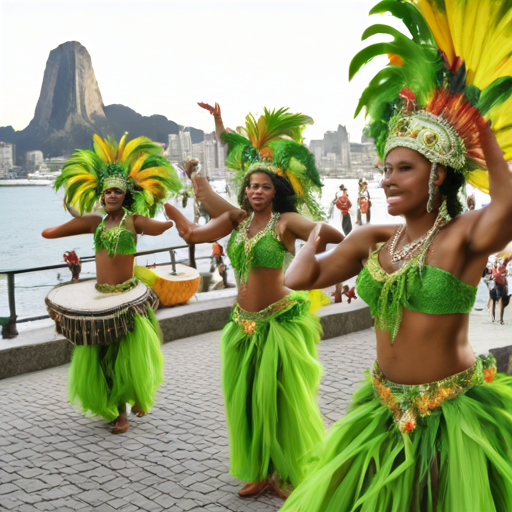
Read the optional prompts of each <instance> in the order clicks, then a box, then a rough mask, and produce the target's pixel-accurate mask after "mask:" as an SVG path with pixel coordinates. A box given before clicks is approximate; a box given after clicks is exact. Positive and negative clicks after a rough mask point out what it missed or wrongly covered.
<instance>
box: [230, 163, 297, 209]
mask: <svg viewBox="0 0 512 512" xmlns="http://www.w3.org/2000/svg"><path fill="white" fill-rule="evenodd" d="M255 173H263V174H266V175H267V176H268V177H269V178H270V179H271V180H272V184H273V185H274V188H275V189H276V195H275V197H274V199H273V200H272V211H274V212H278V213H285V212H294V213H297V206H296V197H295V191H294V190H293V187H292V185H291V183H290V182H289V181H288V180H287V179H286V178H283V177H282V176H279V174H275V173H273V172H270V171H268V170H267V169H265V168H261V169H258V168H255V169H252V170H251V172H249V173H247V174H246V175H245V176H244V180H243V182H242V186H241V187H240V192H239V193H238V204H239V205H240V208H242V210H245V211H246V212H252V206H251V203H250V202H249V198H248V197H247V195H246V193H245V189H246V188H247V187H248V186H249V183H250V180H251V176H252V175H253V174H255Z"/></svg>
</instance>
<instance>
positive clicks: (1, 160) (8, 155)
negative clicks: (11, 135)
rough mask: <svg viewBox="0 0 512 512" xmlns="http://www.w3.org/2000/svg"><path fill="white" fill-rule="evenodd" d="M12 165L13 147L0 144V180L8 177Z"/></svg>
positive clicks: (6, 143)
mask: <svg viewBox="0 0 512 512" xmlns="http://www.w3.org/2000/svg"><path fill="white" fill-rule="evenodd" d="M13 165H14V146H13V144H9V143H8V142H0V178H8V177H9V169H10V168H11V167H12V166H13Z"/></svg>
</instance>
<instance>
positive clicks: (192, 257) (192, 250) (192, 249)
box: [188, 244, 197, 268]
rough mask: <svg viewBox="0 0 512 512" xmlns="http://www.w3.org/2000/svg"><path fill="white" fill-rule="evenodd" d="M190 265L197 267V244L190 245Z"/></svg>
mask: <svg viewBox="0 0 512 512" xmlns="http://www.w3.org/2000/svg"><path fill="white" fill-rule="evenodd" d="M188 266H189V267H192V268H197V265H196V246H195V244H190V245H189V246H188Z"/></svg>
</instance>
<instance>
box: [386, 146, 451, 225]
mask: <svg viewBox="0 0 512 512" xmlns="http://www.w3.org/2000/svg"><path fill="white" fill-rule="evenodd" d="M431 168H432V164H431V162H430V161H429V160H427V159H426V158H425V157H424V156H423V155H421V154H420V153H418V152H417V151H414V150H412V149H408V148H402V147H398V148H395V149H392V150H391V151H390V152H389V153H388V154H387V156H386V161H385V163H384V179H383V180H382V188H383V189H384V192H385V193H386V198H387V203H388V213H389V214H390V215H407V214H410V215H419V214H423V213H424V212H426V205H427V202H428V181H429V177H430V170H431ZM437 175H438V179H437V180H436V182H435V183H436V184H437V185H440V184H441V183H442V182H443V180H444V177H445V175H446V170H445V168H444V167H443V166H442V165H438V167H437Z"/></svg>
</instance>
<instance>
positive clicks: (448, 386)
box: [371, 355, 497, 433]
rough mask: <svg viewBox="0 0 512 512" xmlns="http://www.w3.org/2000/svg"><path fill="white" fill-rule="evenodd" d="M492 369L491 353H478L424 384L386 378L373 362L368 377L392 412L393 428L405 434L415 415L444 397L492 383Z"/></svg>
mask: <svg viewBox="0 0 512 512" xmlns="http://www.w3.org/2000/svg"><path fill="white" fill-rule="evenodd" d="M496 371H497V370H496V359H495V358H494V356H492V355H488V356H478V357H477V358H476V361H475V364H474V365H473V366H472V367H471V368H468V369H467V370H464V371H462V372H460V373H456V374H455V375H451V376H449V377H446V378H445V379H442V380H439V381H436V382H429V383H428V384H418V385H408V384H397V383H396V382H392V381H390V380H388V379H386V377H385V375H384V373H383V372H382V370H381V368H380V366H379V363H378V362H377V361H375V363H374V365H373V369H372V371H371V379H372V383H373V391H374V394H375V396H376V397H377V398H378V399H379V400H380V402H381V403H382V405H384V406H385V407H387V408H388V409H389V410H390V411H391V412H392V413H393V416H394V419H395V423H396V425H397V427H398V428H399V430H400V431H401V432H403V433H405V432H409V431H411V430H414V429H415V428H416V424H417V422H418V420H419V418H423V417H425V416H428V415H429V414H431V413H432V411H434V410H436V409H437V408H439V407H440V406H441V405H442V403H443V402H445V401H446V400H452V399H454V398H456V397H457V396H459V395H461V394H463V393H465V392H466V391H468V390H469V389H471V388H472V387H474V386H477V385H480V384H483V383H484V382H492V380H493V379H494V376H495V375H496Z"/></svg>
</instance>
